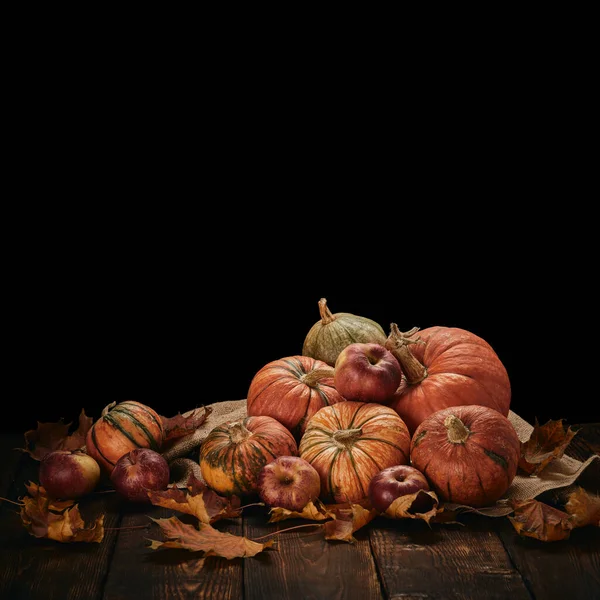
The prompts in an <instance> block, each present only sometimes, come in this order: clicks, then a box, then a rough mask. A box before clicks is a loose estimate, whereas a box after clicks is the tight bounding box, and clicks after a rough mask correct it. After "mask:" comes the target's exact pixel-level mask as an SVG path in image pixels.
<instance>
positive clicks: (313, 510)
mask: <svg viewBox="0 0 600 600" xmlns="http://www.w3.org/2000/svg"><path fill="white" fill-rule="evenodd" d="M269 515H270V517H269V521H268V522H269V523H277V522H278V521H284V520H285V519H307V520H309V521H325V520H327V519H331V518H332V515H330V514H329V513H328V512H327V509H326V508H325V505H324V504H323V503H322V502H321V501H320V500H318V499H317V500H315V502H309V503H308V504H307V505H306V506H305V507H304V508H303V509H302V510H301V511H300V512H297V511H293V510H288V509H287V508H281V507H280V506H274V507H272V508H271V509H270V511H269Z"/></svg>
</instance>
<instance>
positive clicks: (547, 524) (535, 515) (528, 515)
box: [508, 499, 573, 542]
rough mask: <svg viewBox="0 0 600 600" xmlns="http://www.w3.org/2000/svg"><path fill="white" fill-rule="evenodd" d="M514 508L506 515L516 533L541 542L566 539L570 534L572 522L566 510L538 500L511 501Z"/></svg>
mask: <svg viewBox="0 0 600 600" xmlns="http://www.w3.org/2000/svg"><path fill="white" fill-rule="evenodd" d="M511 505H512V507H513V509H514V513H513V516H512V517H510V516H509V517H508V518H509V520H510V522H511V523H512V525H513V527H514V528H515V530H516V531H517V533H518V534H519V535H521V536H527V537H532V538H535V539H537V540H541V541H543V542H556V541H558V540H566V539H567V538H568V537H569V536H570V535H571V530H572V529H573V523H572V521H571V518H570V515H569V514H568V513H566V512H563V511H561V510H558V509H556V508H553V507H552V506H549V505H548V504H545V503H543V502H540V501H539V500H533V499H532V500H525V501H523V502H519V501H511Z"/></svg>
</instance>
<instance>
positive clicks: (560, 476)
mask: <svg viewBox="0 0 600 600" xmlns="http://www.w3.org/2000/svg"><path fill="white" fill-rule="evenodd" d="M209 406H210V408H211V409H212V412H211V414H210V415H209V416H208V418H207V419H206V421H205V422H204V424H203V425H202V426H201V427H199V428H198V429H197V430H196V431H195V432H194V433H193V434H191V435H190V436H187V437H186V438H182V440H181V441H180V442H178V443H177V444H175V445H174V446H173V447H172V448H171V449H170V450H169V452H170V453H171V454H170V455H172V456H176V455H181V452H182V449H183V450H185V449H186V447H190V448H194V447H198V446H199V445H200V444H201V443H202V440H204V438H205V437H206V436H207V435H208V433H209V432H210V431H211V430H212V429H213V428H214V427H217V426H218V425H221V424H222V423H225V422H228V421H235V420H237V419H243V418H244V417H246V416H247V411H246V399H245V398H244V399H242V400H230V401H226V402H216V403H215V404H210V405H209ZM190 412H191V411H190ZM187 414H189V413H185V415H184V416H186V415H187ZM508 419H509V420H510V422H511V423H512V425H513V427H514V428H515V431H516V432H517V435H518V436H519V439H520V440H521V441H522V442H526V441H527V440H528V439H529V437H530V436H531V433H532V431H533V425H531V424H529V423H528V422H527V421H525V420H524V419H522V418H521V417H519V416H518V415H517V414H515V413H514V412H513V411H509V413H508ZM186 445H187V446H186ZM170 455H167V459H168V458H169V456H170ZM599 458H600V456H598V455H597V454H594V455H592V456H590V457H589V458H588V459H587V460H586V461H585V462H581V461H579V460H576V459H575V458H571V457H570V456H566V455H563V456H562V457H561V458H559V459H556V460H554V461H553V462H551V463H550V464H549V465H548V466H547V467H546V468H545V469H544V470H543V471H542V472H541V473H540V474H539V475H538V476H528V475H522V474H517V475H516V477H515V478H514V480H513V482H512V484H511V486H510V488H509V489H508V491H507V492H506V494H505V496H504V497H503V498H502V499H500V500H499V501H498V502H497V503H496V504H495V505H494V506H490V507H486V508H481V509H474V508H471V507H468V506H462V505H456V504H445V506H446V508H447V509H456V510H464V511H472V512H476V513H479V514H482V515H486V516H490V517H500V516H504V515H507V514H510V513H511V512H512V508H511V507H510V506H509V505H508V501H509V500H511V499H512V500H527V499H530V498H535V497H537V496H539V495H540V494H542V493H543V492H547V491H549V490H554V489H557V488H562V487H566V486H569V485H572V484H574V483H575V481H576V480H577V479H578V477H579V476H580V475H581V474H582V473H583V471H584V470H585V469H586V468H587V467H588V466H589V465H590V464H591V463H592V462H593V461H594V460H596V459H599Z"/></svg>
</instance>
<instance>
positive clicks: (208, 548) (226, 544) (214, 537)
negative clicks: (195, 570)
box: [150, 517, 274, 559]
mask: <svg viewBox="0 0 600 600" xmlns="http://www.w3.org/2000/svg"><path fill="white" fill-rule="evenodd" d="M152 520H153V521H154V522H155V523H157V524H158V525H159V526H160V528H161V529H162V532H163V534H164V535H165V537H166V538H167V541H166V542H159V541H157V540H150V542H151V544H150V548H152V549H153V550H156V549H158V548H181V549H184V550H189V551H190V552H203V553H204V556H221V557H223V558H227V559H232V558H246V557H249V556H255V555H256V554H258V553H259V552H262V551H263V550H264V549H265V548H268V547H270V546H272V545H273V544H274V541H273V540H269V541H268V542H266V543H264V544H260V543H258V542H253V541H252V540H249V539H248V538H246V537H243V536H239V535H233V534H231V533H224V532H222V531H218V530H217V529H215V528H214V527H212V526H211V525H208V524H206V523H200V522H199V523H198V528H197V529H196V528H195V527H194V526H193V525H188V524H187V523H182V522H181V521H180V520H179V519H178V518H177V517H171V518H169V519H152Z"/></svg>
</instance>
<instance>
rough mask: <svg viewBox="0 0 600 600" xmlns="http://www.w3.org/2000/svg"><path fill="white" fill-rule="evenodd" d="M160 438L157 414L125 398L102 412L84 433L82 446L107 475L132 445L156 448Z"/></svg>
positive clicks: (160, 442)
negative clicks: (84, 438) (84, 445)
mask: <svg viewBox="0 0 600 600" xmlns="http://www.w3.org/2000/svg"><path fill="white" fill-rule="evenodd" d="M107 408H108V407H107ZM163 438H164V427H163V423H162V420H161V418H160V416H159V415H158V413H157V412H156V411H154V410H153V409H152V408H150V407H149V406H146V405H145V404H142V403H140V402H136V401H134V400H126V401H124V402H120V403H119V404H116V405H115V406H114V407H112V408H110V409H108V410H107V409H105V410H104V411H103V412H102V416H101V417H100V418H99V419H98V420H97V421H96V422H95V423H94V424H93V425H92V427H91V428H90V430H89V431H88V433H87V438H86V448H87V453H88V454H89V455H90V456H91V457H92V458H94V459H96V461H97V462H98V463H99V464H100V465H101V467H102V468H103V470H104V471H105V472H107V473H108V474H110V473H112V470H113V468H114V466H115V464H116V462H117V461H118V460H119V458H121V456H123V455H124V454H127V453H128V452H129V451H130V450H133V449H134V448H150V449H152V450H155V451H157V452H158V451H160V448H161V445H162V442H163Z"/></svg>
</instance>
